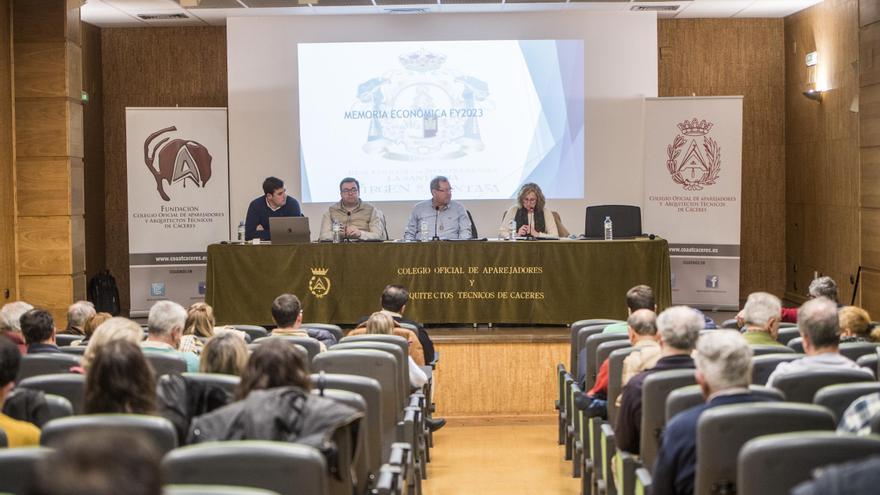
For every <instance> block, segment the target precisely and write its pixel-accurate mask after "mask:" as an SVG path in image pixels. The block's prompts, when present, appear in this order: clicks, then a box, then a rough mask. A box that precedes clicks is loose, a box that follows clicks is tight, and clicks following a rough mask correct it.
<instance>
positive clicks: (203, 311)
mask: <svg viewBox="0 0 880 495" xmlns="http://www.w3.org/2000/svg"><path fill="white" fill-rule="evenodd" d="M213 336H214V309H213V308H212V307H211V306H209V305H208V304H207V303H203V302H197V303H194V304H193V305H192V306H190V307H189V309H187V310H186V323H185V324H184V326H183V337H181V338H180V348H179V349H178V350H179V351H180V352H192V353H193V354H196V355H199V354H201V353H202V348H203V347H205V342H206V341H207V340H208V339H210V338H211V337H213Z"/></svg>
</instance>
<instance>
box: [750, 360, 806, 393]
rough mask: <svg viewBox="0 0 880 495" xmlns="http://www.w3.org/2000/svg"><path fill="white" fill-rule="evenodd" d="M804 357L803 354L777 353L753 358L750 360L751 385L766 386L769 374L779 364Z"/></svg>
mask: <svg viewBox="0 0 880 495" xmlns="http://www.w3.org/2000/svg"><path fill="white" fill-rule="evenodd" d="M802 357H804V355H803V354H791V353H787V352H784V353H779V354H764V355H763V356H755V357H753V358H752V383H754V384H755V385H766V384H767V379H768V378H770V374H771V373H773V371H774V370H775V369H776V366H778V365H779V363H785V362H788V361H794V360H795V359H800V358H802Z"/></svg>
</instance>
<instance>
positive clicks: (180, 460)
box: [162, 440, 329, 495]
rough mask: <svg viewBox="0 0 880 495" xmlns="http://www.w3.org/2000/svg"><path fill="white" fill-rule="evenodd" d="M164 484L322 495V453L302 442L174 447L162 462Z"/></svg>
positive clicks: (324, 487)
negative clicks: (206, 484) (244, 487)
mask: <svg viewBox="0 0 880 495" xmlns="http://www.w3.org/2000/svg"><path fill="white" fill-rule="evenodd" d="M162 470H163V472H164V474H165V480H166V481H167V482H169V483H176V484H179V483H186V484H191V483H211V484H222V485H233V486H247V487H255V488H263V489H266V490H272V491H274V492H277V493H279V494H280V495H312V494H315V495H328V490H329V483H328V478H327V463H326V461H325V460H324V456H323V455H321V453H320V452H319V451H318V450H317V449H315V448H313V447H309V446H306V445H301V444H296V443H286V442H267V441H259V440H245V441H234V442H212V443H204V444H197V445H191V446H188V447H182V448H179V449H174V450H173V451H171V452H169V453H168V455H166V456H165V458H164V459H163V460H162Z"/></svg>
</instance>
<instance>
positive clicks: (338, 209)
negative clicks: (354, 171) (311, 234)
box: [318, 177, 387, 241]
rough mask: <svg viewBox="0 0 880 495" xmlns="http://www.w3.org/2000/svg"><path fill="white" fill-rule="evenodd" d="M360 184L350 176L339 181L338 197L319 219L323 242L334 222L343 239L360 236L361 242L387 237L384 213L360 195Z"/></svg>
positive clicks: (330, 231)
mask: <svg viewBox="0 0 880 495" xmlns="http://www.w3.org/2000/svg"><path fill="white" fill-rule="evenodd" d="M360 189H361V184H360V183H359V182H358V181H357V179H355V178H353V177H346V178H344V179H342V182H340V183H339V194H340V196H341V199H340V200H339V202H338V203H333V204H332V205H330V208H328V210H327V212H326V213H324V217H323V218H321V234H320V235H319V236H318V238H319V239H320V240H322V241H329V240H332V239H333V222H338V223H339V225H340V234H341V237H342V238H344V239H360V240H362V241H368V240H379V239H382V240H384V239H386V238H387V236H386V235H385V216H384V215H383V214H382V212H381V211H379V209H378V208H376V207H374V206H373V205H371V204H370V203H364V202H363V201H361V198H360Z"/></svg>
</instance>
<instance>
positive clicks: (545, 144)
mask: <svg viewBox="0 0 880 495" xmlns="http://www.w3.org/2000/svg"><path fill="white" fill-rule="evenodd" d="M298 57H299V109H300V122H299V124H300V125H299V127H300V150H301V156H300V166H301V177H302V192H301V194H302V200H303V201H304V202H332V201H338V200H339V181H340V179H342V178H343V177H348V176H351V177H355V178H357V179H358V180H359V181H360V183H361V196H362V197H363V198H364V199H365V200H368V201H397V200H401V201H403V200H406V201H412V200H421V199H426V198H428V197H430V191H429V188H428V183H429V182H430V180H431V178H432V177H434V176H436V175H445V176H447V177H449V179H450V182H451V184H452V186H453V188H454V193H453V197H454V198H455V199H504V198H513V197H515V195H516V191H517V188H518V187H519V186H520V185H521V184H522V183H524V182H536V183H538V184H539V185H540V186H541V188H542V189H543V191H544V194H545V195H546V196H547V197H549V198H582V197H583V195H584V190H583V189H584V177H583V175H584V94H583V93H584V47H583V40H494V41H430V42H417V41H410V42H381V43H379V42H370V43H303V44H299V45H298Z"/></svg>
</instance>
